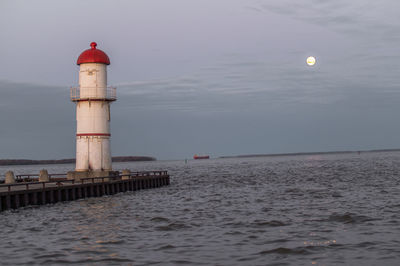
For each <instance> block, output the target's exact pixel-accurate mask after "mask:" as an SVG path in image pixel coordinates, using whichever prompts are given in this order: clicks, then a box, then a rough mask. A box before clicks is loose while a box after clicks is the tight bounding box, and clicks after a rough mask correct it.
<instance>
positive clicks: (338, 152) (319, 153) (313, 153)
mask: <svg viewBox="0 0 400 266" xmlns="http://www.w3.org/2000/svg"><path fill="white" fill-rule="evenodd" d="M393 151H400V149H380V150H360V151H322V152H295V153H272V154H244V155H232V156H220V157H219V158H252V157H278V156H296V155H324V154H346V153H369V152H393Z"/></svg>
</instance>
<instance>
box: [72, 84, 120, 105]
mask: <svg viewBox="0 0 400 266" xmlns="http://www.w3.org/2000/svg"><path fill="white" fill-rule="evenodd" d="M70 97H71V101H73V102H74V101H82V100H106V101H115V100H117V88H116V87H111V86H109V87H105V88H104V87H103V88H101V87H84V88H81V87H71V91H70Z"/></svg>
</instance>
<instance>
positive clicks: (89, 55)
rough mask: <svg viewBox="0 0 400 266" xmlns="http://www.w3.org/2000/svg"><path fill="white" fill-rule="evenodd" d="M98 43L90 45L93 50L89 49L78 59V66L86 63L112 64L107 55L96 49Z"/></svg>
mask: <svg viewBox="0 0 400 266" xmlns="http://www.w3.org/2000/svg"><path fill="white" fill-rule="evenodd" d="M96 46H97V43H95V42H92V43H91V44H90V47H92V48H91V49H87V50H85V51H83V53H81V55H80V56H79V57H78V61H77V62H76V64H77V65H80V64H84V63H101V64H106V65H109V64H110V59H109V58H108V56H107V54H106V53H105V52H103V51H102V50H99V49H96Z"/></svg>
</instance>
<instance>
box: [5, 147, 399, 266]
mask: <svg viewBox="0 0 400 266" xmlns="http://www.w3.org/2000/svg"><path fill="white" fill-rule="evenodd" d="M399 161H400V153H394V152H393V153H370V154H361V155H358V154H346V155H318V156H286V157H264V158H245V159H216V160H204V161H188V163H187V164H185V162H184V161H160V162H140V163H117V164H115V165H114V166H115V168H117V169H124V168H131V169H134V170H164V169H166V170H168V171H169V172H170V174H171V181H172V182H171V185H170V186H169V187H163V188H159V189H153V190H142V191H138V192H128V193H121V194H117V195H114V196H111V197H102V198H90V199H84V200H79V201H74V202H66V203H57V204H54V205H46V206H40V207H29V208H25V209H21V210H16V211H7V212H3V213H0V222H1V225H2V229H1V231H0V237H1V241H0V256H1V258H2V264H9V265H12V264H15V263H21V264H32V263H35V264H51V265H52V264H64V263H79V264H85V265H97V264H102V265H121V264H124V265H148V264H159V265H177V264H183V265H210V264H213V265H215V264H220V265H265V264H267V263H271V264H277V265H278V264H279V265H335V264H348V265H359V264H363V265H377V264H379V265H396V264H397V262H398V261H399V260H400V255H399V254H400V245H399V244H400V243H399V240H398V232H399V230H400V219H399V218H400V217H399V216H400V204H399V199H400V186H399V183H400V178H399V174H400V164H399ZM51 167H52V168H51V169H50V172H53V173H54V172H65V171H68V170H70V169H72V168H73V166H72V165H58V166H57V165H53V166H51ZM41 168H43V166H24V167H23V168H22V169H18V170H15V172H18V171H20V172H22V173H27V172H33V173H35V172H38V171H39V169H41ZM46 168H47V167H46ZM49 168H50V167H49ZM8 169H9V168H7V169H3V168H1V169H0V170H1V171H3V170H4V171H6V170H8Z"/></svg>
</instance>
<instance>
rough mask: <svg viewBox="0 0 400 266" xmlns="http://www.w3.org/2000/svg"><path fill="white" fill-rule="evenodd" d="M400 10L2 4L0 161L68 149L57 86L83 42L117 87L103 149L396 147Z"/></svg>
mask: <svg viewBox="0 0 400 266" xmlns="http://www.w3.org/2000/svg"><path fill="white" fill-rule="evenodd" d="M399 9H400V2H399V1H395V0H381V1H365V0H363V1H361V0H353V1H347V0H296V1H293V0H292V1H289V0H218V1H215V0H197V1H196V0H168V1H165V0H134V1H123V0H116V1H99V0H97V1H92V0H85V1H82V0H68V1H61V0H60V1H54V0H36V1H29V0H25V1H21V0H1V1H0V92H1V97H0V159H5V158H27V159H61V158H73V157H74V156H75V130H76V121H75V104H74V103H72V102H70V100H69V89H70V87H71V86H76V85H77V84H78V71H79V67H78V66H77V65H76V60H77V58H78V56H79V55H80V53H81V52H82V51H84V50H86V49H88V48H89V47H90V46H89V44H90V43H91V42H92V41H95V42H97V44H98V46H97V48H98V49H101V50H103V51H105V52H106V53H107V54H108V56H109V57H110V60H111V65H110V66H109V67H108V84H109V85H112V86H116V87H117V97H118V100H117V101H116V102H114V103H113V104H112V106H111V133H112V140H111V143H112V154H113V156H124V155H148V156H154V157H156V158H157V159H185V158H191V157H192V156H193V155H194V154H208V155H210V156H211V157H218V156H224V155H239V154H266V153H291V152H317V151H340V150H370V149H390V148H400V123H399V122H398V120H399V119H398V116H399V114H400V76H399V75H398V73H399V70H400V16H398V10H399ZM310 55H312V56H315V57H316V59H317V64H316V65H315V66H313V67H309V66H307V64H306V58H307V57H308V56H310Z"/></svg>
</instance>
